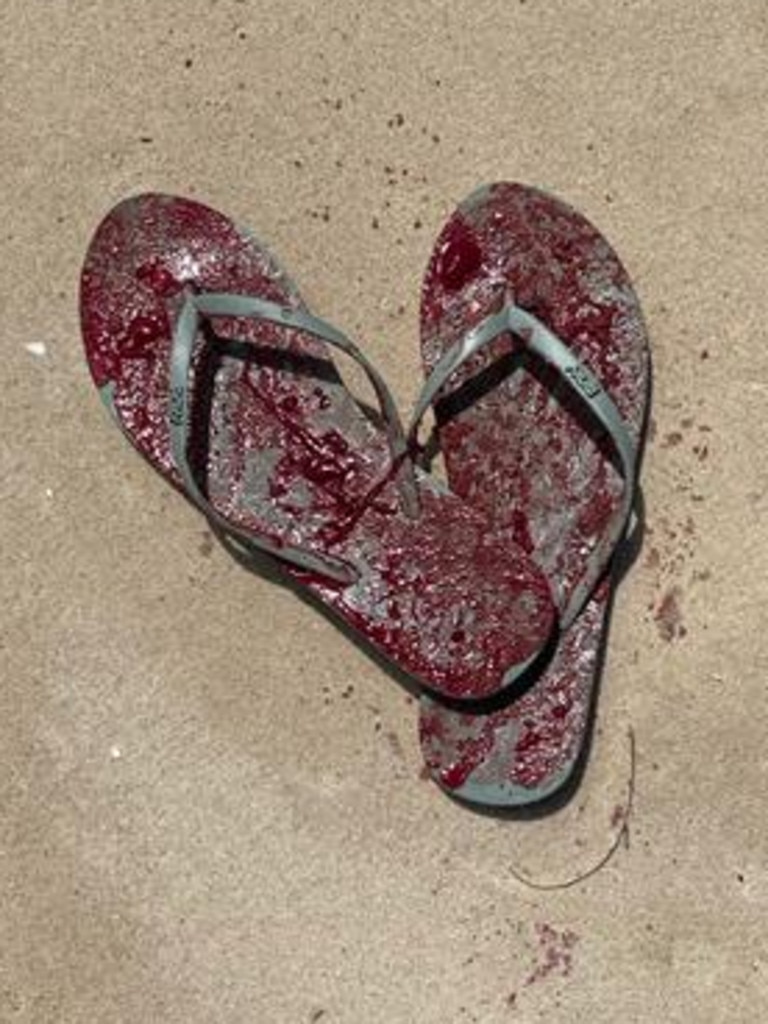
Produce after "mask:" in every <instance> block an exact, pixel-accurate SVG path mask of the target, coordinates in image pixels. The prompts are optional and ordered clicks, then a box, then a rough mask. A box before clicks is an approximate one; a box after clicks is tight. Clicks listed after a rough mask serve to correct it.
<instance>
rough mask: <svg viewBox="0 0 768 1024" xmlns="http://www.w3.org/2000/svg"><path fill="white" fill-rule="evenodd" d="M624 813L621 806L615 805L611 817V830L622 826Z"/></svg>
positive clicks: (624, 810)
mask: <svg viewBox="0 0 768 1024" xmlns="http://www.w3.org/2000/svg"><path fill="white" fill-rule="evenodd" d="M626 813H627V812H626V809H625V808H624V806H623V805H622V804H616V806H615V807H614V809H613V814H612V815H611V828H618V827H619V825H623V824H624V818H625V817H626Z"/></svg>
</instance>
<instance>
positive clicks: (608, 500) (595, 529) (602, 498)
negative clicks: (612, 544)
mask: <svg viewBox="0 0 768 1024" xmlns="http://www.w3.org/2000/svg"><path fill="white" fill-rule="evenodd" d="M612 511H613V499H612V497H611V495H610V493H609V492H608V491H599V492H598V493H597V494H596V495H595V496H594V498H593V499H592V501H591V502H590V503H589V505H587V507H586V508H585V509H584V511H583V512H582V513H581V515H580V516H579V521H578V529H579V531H580V532H581V533H582V535H583V536H585V537H595V536H597V535H598V534H600V533H602V531H603V529H604V528H605V526H606V524H607V522H608V520H609V519H610V517H611V512H612Z"/></svg>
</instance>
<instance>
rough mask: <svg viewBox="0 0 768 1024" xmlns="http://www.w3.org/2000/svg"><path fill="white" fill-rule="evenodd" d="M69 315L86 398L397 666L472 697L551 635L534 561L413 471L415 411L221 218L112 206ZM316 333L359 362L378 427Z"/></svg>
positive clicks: (223, 530) (150, 199)
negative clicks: (84, 366)
mask: <svg viewBox="0 0 768 1024" xmlns="http://www.w3.org/2000/svg"><path fill="white" fill-rule="evenodd" d="M81 320H82V331H83V339H84V344H85V350H86V354H87V359H88V363H89V365H90V369H91V373H92V376H93V379H94V381H95V383H96V385H97V387H98V389H99V391H100V394H101V396H102V398H103V400H104V402H105V404H106V405H107V407H108V409H109V410H110V412H111V413H112V415H113V416H114V418H115V420H116V421H117V423H118V425H119V426H120V427H121V429H122V431H123V432H124V433H125V435H126V436H127V437H128V438H129V439H130V441H131V442H132V443H133V445H134V446H135V447H136V448H137V449H138V451H139V452H140V453H141V454H142V455H143V456H144V457H145V458H146V459H147V460H148V461H149V463H150V464H151V465H152V466H153V467H154V468H155V469H156V470H157V471H158V472H159V473H160V474H161V475H162V476H163V477H165V479H166V480H168V481H169V482H170V483H171V484H173V485H174V486H175V487H176V488H178V489H179V490H181V491H182V492H183V493H184V494H185V495H186V496H187V497H188V498H189V499H190V500H191V501H192V502H193V503H194V504H195V505H196V506H197V507H198V508H199V509H200V510H201V511H202V512H203V513H204V515H205V516H206V517H207V519H208V521H209V522H210V524H211V525H212V527H213V528H214V529H215V531H216V532H217V533H218V535H219V536H220V537H221V538H222V540H224V541H225V542H226V543H227V544H228V546H229V547H231V548H233V549H234V550H235V552H237V553H239V554H240V555H242V556H244V557H251V556H253V557H255V558H259V557H263V556H264V555H265V554H266V555H267V556H269V557H271V558H273V559H275V560H277V562H278V563H279V564H280V565H281V566H282V567H283V568H284V569H285V571H286V573H287V574H288V575H289V576H290V577H291V578H292V579H293V580H294V581H295V583H296V584H297V585H300V586H302V587H304V588H306V590H307V591H308V592H309V593H310V594H311V595H313V596H314V597H315V598H316V599H317V600H318V601H319V602H320V604H322V605H323V606H325V608H326V609H328V610H330V611H332V612H333V613H335V614H336V615H337V616H339V617H340V618H341V619H343V620H344V621H345V622H346V623H347V624H348V625H349V626H350V627H352V629H353V630H354V631H355V632H356V634H357V635H358V636H360V637H361V638H364V639H365V640H366V641H368V642H369V643H371V644H372V645H373V646H374V647H375V648H376V649H377V650H378V651H379V652H380V653H381V654H383V655H384V656H385V657H386V658H388V659H389V660H391V661H392V662H394V663H395V664H396V665H397V666H398V667H399V668H400V669H401V670H403V671H404V672H406V673H407V674H408V676H409V677H411V678H412V679H414V680H416V681H417V682H419V683H421V684H422V685H423V686H425V687H427V688H428V689H430V690H431V691H434V692H435V693H438V694H441V695H444V696H448V697H451V698H454V699H459V700H462V699H477V698H478V697H483V696H489V695H491V694H493V693H495V692H498V691H499V690H501V689H503V688H504V687H506V686H509V685H511V683H513V682H514V680H515V679H516V678H517V677H518V676H519V675H520V673H521V672H523V671H525V669H526V666H528V665H529V663H530V662H531V661H532V659H535V658H536V656H537V654H538V652H539V651H540V650H541V649H542V648H544V647H545V645H546V642H547V638H548V636H549V635H550V634H551V632H552V629H553V622H554V608H553V605H552V600H551V596H550V593H549V587H548V582H547V580H546V578H545V576H544V574H543V573H542V572H541V570H540V569H539V568H538V567H537V566H536V565H535V563H534V562H533V561H532V560H531V559H530V558H529V557H528V556H527V555H526V554H525V553H524V552H523V551H522V550H521V549H520V548H519V547H518V546H516V545H515V544H512V543H510V539H509V536H508V534H504V535H503V536H501V537H497V536H496V535H495V533H494V531H493V530H492V529H489V528H488V523H487V521H486V518H485V517H484V516H483V515H482V514H481V513H480V512H478V511H477V510H476V509H473V508H472V507H471V506H469V505H468V504H467V503H466V502H463V501H461V500H460V499H458V498H456V497H455V496H453V495H451V494H450V493H448V492H447V491H446V490H445V488H440V487H439V486H438V485H436V483H435V482H434V481H433V480H432V479H431V478H430V477H429V475H427V474H426V473H424V472H423V471H421V470H417V469H416V468H415V467H414V465H413V462H412V460H411V458H410V454H409V438H410V437H411V436H412V435H413V433H414V432H415V429H416V425H415V423H414V425H413V426H412V428H411V430H410V431H406V430H404V428H403V426H402V424H401V422H400V419H399V417H398V414H397V411H396V408H395V404H394V401H393V399H392V396H391V394H390V392H389V391H388V389H387V387H386V385H385V383H384V381H383V380H382V379H381V377H380V376H379V374H378V373H377V372H376V370H375V369H374V368H373V366H372V365H371V364H370V363H369V362H368V360H367V359H366V358H365V357H364V356H363V354H362V353H361V352H360V351H359V350H358V349H357V348H356V346H355V345H354V344H353V343H352V342H351V341H349V340H348V339H347V338H346V337H345V336H344V335H343V334H342V333H341V332H340V331H338V330H336V329H335V328H333V327H332V326H331V325H330V324H327V323H325V322H324V321H322V320H319V319H318V318H316V317H314V316H313V315H312V314H311V313H310V312H309V311H308V309H307V307H306V306H305V305H304V304H303V302H302V300H301V298H300V297H299V294H298V291H297V290H296V288H295V286H294V285H293V284H292V283H291V282H290V280H289V279H288V278H287V276H286V275H285V273H284V272H283V271H282V270H281V268H280V267H279V266H278V264H277V263H276V261H275V260H274V259H273V258H272V257H271V256H270V255H269V254H268V253H267V251H266V250H265V248H264V247H263V246H262V245H260V244H259V242H258V241H256V240H255V239H254V238H253V237H252V236H251V235H250V234H248V233H246V232H244V231H242V230H240V229H238V228H237V227H236V226H235V225H234V224H233V223H232V222H231V221H230V220H228V219H227V218H226V217H223V216H222V215H220V214H218V213H216V212H214V211H213V210H211V209H209V208H207V207H205V206H203V205H201V204H199V203H196V202H193V201H190V200H186V199H180V198H174V197H170V196H162V195H151V194H150V195H142V196H138V197H135V198H131V199H128V200H126V201H125V202H122V203H120V204H119V205H118V206H117V207H115V208H114V209H113V210H112V211H111V212H110V213H109V214H108V216H107V217H106V218H105V220H104V221H103V222H102V224H101V225H100V226H99V228H98V230H97V231H96V233H95V236H94V238H93V240H92V242H91V245H90V248H89V250H88V253H87V257H86V260H85V265H84V268H83V274H82V281H81ZM329 347H334V348H336V349H338V350H340V351H342V352H344V353H346V354H347V355H349V356H351V357H352V358H353V359H354V360H356V361H357V362H358V363H359V364H360V365H361V366H362V367H363V369H364V370H365V372H366V374H367V376H368V378H369V380H370V381H371V384H372V385H373V389H374V391H375V393H376V396H377V398H378V400H379V404H380V419H379V421H378V422H379V423H380V425H378V426H376V425H374V423H373V422H372V419H371V417H370V416H368V415H366V414H365V413H364V412H363V410H362V408H361V406H360V405H359V404H357V403H356V402H355V400H354V399H353V398H352V396H351V394H350V393H349V391H347V390H346V388H345V386H344V384H343V382H342V379H341V377H340V376H339V374H338V372H337V370H336V368H335V365H334V363H333V361H332V359H331V356H330V354H329Z"/></svg>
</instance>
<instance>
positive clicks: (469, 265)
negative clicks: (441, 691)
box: [420, 183, 650, 806]
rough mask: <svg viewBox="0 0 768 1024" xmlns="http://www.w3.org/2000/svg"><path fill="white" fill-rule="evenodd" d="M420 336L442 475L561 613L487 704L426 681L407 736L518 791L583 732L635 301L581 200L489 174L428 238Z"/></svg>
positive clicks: (633, 395)
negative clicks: (533, 574) (433, 392)
mask: <svg viewBox="0 0 768 1024" xmlns="http://www.w3.org/2000/svg"><path fill="white" fill-rule="evenodd" d="M421 342H422V354H423V362H424V365H425V368H426V370H427V372H428V373H429V374H430V375H431V377H430V379H431V380H433V381H437V380H439V379H441V378H442V379H445V377H446V374H447V373H450V372H451V368H452V367H453V368H454V370H453V373H452V375H451V376H450V377H449V383H448V385H447V386H443V387H442V389H441V390H440V392H439V394H438V395H437V396H436V399H437V401H436V405H435V411H436V416H437V423H438V436H439V441H440V448H441V451H442V453H443V457H444V460H445V464H446V470H447V474H448V480H449V483H450V487H451V489H452V490H453V491H454V493H456V494H458V495H460V496H461V497H463V498H465V499H466V500H467V501H469V502H471V503H472V505H473V506H474V507H475V508H477V509H480V510H482V511H483V512H484V513H486V514H487V515H489V517H490V518H491V519H492V520H493V522H494V524H495V525H496V527H497V528H499V529H501V530H506V531H507V535H508V536H509V538H510V541H511V542H513V543H514V544H516V545H519V546H521V547H523V548H524V549H525V550H526V551H527V552H528V553H529V554H530V555H531V557H532V558H533V559H535V560H536V562H537V563H538V564H539V565H540V566H541V568H542V569H543V571H544V572H545V573H546V575H547V577H548V579H549V580H550V585H551V587H552V592H553V594H554V595H555V601H556V604H557V606H558V608H559V611H560V628H561V634H560V638H559V640H558V643H557V644H556V645H555V647H554V651H553V654H552V657H551V659H550V660H549V661H548V662H547V663H546V665H545V667H543V668H540V669H539V670H538V671H532V672H529V673H528V676H527V678H521V679H520V684H521V685H520V687H519V688H518V689H517V690H516V692H513V691H507V694H505V696H504V697H503V699H502V700H501V701H496V702H494V703H493V706H492V708H485V709H483V708H482V707H479V708H474V709H472V710H471V711H470V710H469V709H464V708H456V707H455V706H454V707H451V706H449V705H447V704H446V703H444V702H441V701H440V700H433V699H430V698H425V699H424V700H423V701H422V706H421V720H420V735H421V742H422V748H423V753H424V757H425V761H426V764H427V766H428V768H429V770H430V772H431V774H432V776H433V778H434V779H435V780H436V781H437V782H439V783H440V784H441V785H442V786H443V787H445V788H446V789H447V790H449V791H451V792H452V793H454V794H455V795H457V796H458V797H460V798H462V799H465V800H467V801H471V802H474V803H479V804H485V805H499V806H516V805H525V804H530V803H534V802H537V801H541V800H543V799H544V798H546V797H548V796H550V795H552V794H553V793H555V792H556V791H557V790H559V789H560V788H561V787H562V786H563V784H564V783H565V782H566V780H567V779H568V778H569V777H570V776H571V774H572V772H573V769H574V767H575V765H576V764H577V763H578V761H579V757H580V755H581V754H582V752H583V749H584V743H585V739H586V736H587V734H588V722H589V718H590V710H591V708H592V704H593V701H592V698H593V695H594V693H595V691H596V682H597V677H598V674H599V669H600V661H601V658H600V652H601V650H602V642H603V639H604V634H605V631H606V627H607V618H608V609H609V605H610V597H611V587H612V579H611V572H610V569H611V565H612V564H613V563H615V560H613V563H612V556H613V554H614V552H615V550H616V547H617V545H618V544H620V543H621V541H622V540H623V538H624V537H625V535H626V529H627V522H628V517H629V513H630V510H631V508H632V503H633V494H634V489H635V485H636V476H637V470H638V464H639V459H640V454H641V448H642V443H643V439H644V433H645V426H646V422H647V406H648V401H649V395H650V355H649V349H648V343H647V338H646V332H645V327H644V324H643V318H642V315H641V312H640V307H639V304H638V300H637V297H636V295H635V292H634V290H633V288H632V285H631V282H630V280H629V277H628V275H627V273H626V271H625V269H624V267H623V266H622V264H621V262H620V261H619V258H618V257H617V255H616V253H615V252H614V251H613V249H612V248H611V246H610V245H609V244H608V242H607V241H606V240H605V238H604V237H603V236H602V235H601V234H600V233H599V232H598V231H597V230H596V229H595V228H594V227H593V226H592V225H591V224H590V223H589V222H588V221H587V220H586V219H585V218H584V217H583V216H581V214H579V213H577V212H576V211H575V210H573V209H572V208H571V207H569V206H567V205H566V204H564V203H563V202H561V201H559V200H558V199H556V198H554V197H553V196H551V195H548V194H546V193H544V192H542V191H539V190H537V189H534V188H529V187H526V186H523V185H518V184H511V183H500V184H495V185H491V186H487V187H484V188H482V189H480V190H478V191H477V192H475V193H473V195H471V196H470V197H469V199H467V200H466V201H465V202H464V203H462V205H461V206H460V207H459V208H458V210H457V211H456V212H455V213H454V214H453V216H452V217H451V218H450V220H449V221H448V223H447V224H446V226H445V228H444V229H443V231H442V232H441V234H440V236H439V238H438V241H437V243H436V246H435V249H434V251H433V254H432V257H431V259H430V262H429V266H428V269H427V273H426V278H425V281H424V285H423V291H422V306H421ZM430 397H431V396H430ZM523 684H525V685H523Z"/></svg>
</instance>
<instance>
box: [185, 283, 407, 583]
mask: <svg viewBox="0 0 768 1024" xmlns="http://www.w3.org/2000/svg"><path fill="white" fill-rule="evenodd" d="M201 317H238V318H246V319H251V320H254V319H255V320H263V321H268V322H269V323H273V324H277V325H278V326H281V327H287V328H291V329H293V330H298V331H302V332H305V333H308V334H311V335H313V336H314V337H316V338H320V339H321V340H322V341H325V342H327V343H328V344H329V345H332V346H333V347H334V348H337V349H340V350H341V351H343V352H345V353H347V355H349V356H351V357H352V358H353V359H354V360H355V361H356V362H358V363H359V364H360V366H362V368H363V370H364V371H365V373H366V375H367V376H368V379H369V380H370V382H371V384H372V385H373V389H374V391H375V392H376V396H377V398H378V400H379V405H380V409H381V415H382V419H383V421H384V424H385V427H386V431H387V437H388V440H389V446H390V450H391V453H392V460H393V464H402V465H401V466H400V468H399V471H398V476H397V483H398V487H399V491H400V498H401V501H402V504H403V508H404V510H405V512H406V514H408V515H409V516H411V517H414V516H415V515H417V514H418V498H417V492H416V483H415V480H414V477H413V465H412V463H411V462H410V457H409V454H408V445H407V442H406V436H405V432H404V430H403V426H402V422H401V420H400V417H399V415H398V412H397V407H396V405H395V402H394V399H393V398H392V394H391V392H390V391H389V388H388V387H387V385H386V384H385V383H384V380H383V378H382V377H381V375H380V374H379V373H378V371H377V370H376V369H375V367H374V366H373V365H372V364H371V363H370V362H369V361H368V360H367V359H366V357H365V356H364V355H363V353H362V352H361V351H360V350H359V349H358V347H357V346H356V345H355V344H354V343H353V342H352V341H350V340H349V338H347V337H346V336H345V335H344V334H342V333H341V331H339V330H337V329H336V328H335V327H333V326H332V325H331V324H328V323H326V322H325V321H323V320H320V319H318V318H317V317H315V316H312V314H310V313H307V312H304V311H302V310H300V309H293V308H291V307H285V306H280V305H277V304H276V303H274V302H268V301H266V300H265V299H257V298H254V297H251V296H247V295H231V294H228V293H208V294H201V295H194V294H189V295H187V297H186V298H185V300H184V304H183V306H182V308H181V311H180V313H179V316H178V319H177V320H176V325H175V328H174V332H173V343H172V349H171V362H170V389H169V412H168V421H169V428H170V440H171V452H172V455H173V460H174V463H175V465H176V468H177V470H178V472H179V475H180V476H181V479H182V482H183V484H184V488H185V489H186V491H187V493H188V494H189V496H190V498H191V499H192V500H193V501H194V502H195V504H196V505H198V507H199V508H200V509H201V510H202V511H203V512H204V513H205V515H206V516H207V518H208V519H209V521H210V522H211V523H212V525H213V526H215V527H216V528H217V529H218V530H219V531H221V532H222V533H223V534H225V535H226V536H227V537H228V538H229V539H230V540H231V541H233V542H234V543H235V544H236V545H240V546H241V547H242V548H244V549H245V551H246V552H248V551H253V550H254V549H255V550H257V551H261V552H266V553H268V554H270V555H274V556H276V557H278V558H281V559H283V560H284V561H286V562H290V563H291V564H293V565H297V566H299V567H300V568H302V569H308V570H311V571H314V572H318V573H320V574H321V575H323V576H327V577H329V578H331V579H335V580H337V581H339V582H342V583H351V582H353V581H354V580H355V579H356V578H357V571H356V570H355V569H354V568H353V567H352V566H351V565H349V564H348V563H347V562H345V561H343V560H342V559H339V558H334V557H333V556H331V555H318V554H315V553H314V552H310V551H306V550H304V549H302V548H298V547H294V546H290V545H287V544H286V545H279V544H277V543H274V542H272V541H270V540H267V539H266V538H262V537H259V538H257V537H254V536H253V534H251V533H250V532H248V531H246V530H242V529H240V528H238V527H236V526H234V525H233V524H232V523H230V522H229V521H228V520H227V519H225V518H224V517H223V516H221V515H220V514H219V513H218V512H217V511H216V510H215V509H214V508H213V506H212V505H211V503H210V502H209V501H208V499H207V498H206V497H205V495H204V494H203V492H202V490H201V488H200V487H199V485H198V484H197V481H196V480H195V476H194V473H193V471H192V468H191V466H190V463H189V457H188V447H189V429H190V422H189V421H190V380H189V377H190V367H191V365H192V353H193V350H194V346H195V341H196V338H197V336H198V328H199V325H200V318H201Z"/></svg>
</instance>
